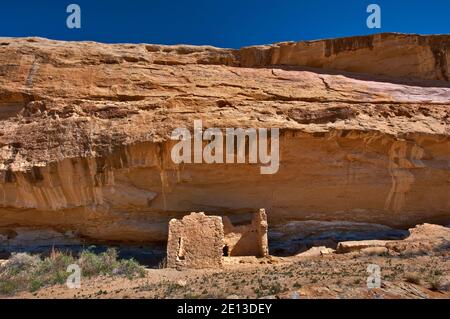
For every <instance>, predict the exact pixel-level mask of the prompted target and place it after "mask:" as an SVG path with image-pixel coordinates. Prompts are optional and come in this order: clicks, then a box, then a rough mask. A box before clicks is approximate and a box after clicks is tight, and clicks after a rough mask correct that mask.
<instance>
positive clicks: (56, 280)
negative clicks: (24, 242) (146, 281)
mask: <svg viewBox="0 0 450 319" xmlns="http://www.w3.org/2000/svg"><path fill="white" fill-rule="evenodd" d="M71 264H77V265H79V266H80V268H81V272H82V276H85V277H88V278H89V277H96V276H100V275H106V276H124V277H127V278H130V279H131V278H133V277H136V276H140V277H143V276H144V275H145V268H144V267H143V266H141V265H140V264H139V263H138V262H136V261H135V260H133V259H129V260H120V259H118V255H117V251H116V250H115V249H108V250H107V251H106V252H104V253H101V254H98V255H97V254H95V253H93V252H91V251H89V250H84V251H82V252H81V254H80V256H79V258H75V257H73V256H72V255H71V254H68V253H64V252H59V251H52V253H51V254H50V256H48V257H45V258H43V259H41V258H40V257H39V256H36V255H30V254H27V253H19V254H13V255H12V257H11V258H10V259H9V260H8V261H7V262H6V263H4V264H3V265H2V266H1V267H0V295H13V294H15V293H17V292H19V291H24V290H26V291H31V292H34V291H37V290H39V289H40V288H42V287H45V286H51V285H56V284H64V283H65V282H66V280H67V278H68V276H69V275H70V272H67V267H68V266H69V265H71Z"/></svg>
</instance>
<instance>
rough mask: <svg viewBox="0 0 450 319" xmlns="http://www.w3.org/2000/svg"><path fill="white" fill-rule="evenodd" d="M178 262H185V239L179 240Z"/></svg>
mask: <svg viewBox="0 0 450 319" xmlns="http://www.w3.org/2000/svg"><path fill="white" fill-rule="evenodd" d="M177 258H178V260H184V247H183V238H181V237H179V238H178V253H177Z"/></svg>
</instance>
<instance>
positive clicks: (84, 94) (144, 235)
mask: <svg viewBox="0 0 450 319" xmlns="http://www.w3.org/2000/svg"><path fill="white" fill-rule="evenodd" d="M449 61H450V36H447V35H441V36H418V35H401V34H380V35H375V36H367V37H352V38H345V39H334V40H320V41H312V42H300V43H280V44H275V45H270V46H258V47H249V48H243V49H240V50H231V49H218V48H213V47H206V46H205V47H194V46H160V45H146V44H139V45H134V44H123V45H107V44H100V43H91V42H58V41H50V40H46V39H38V38H26V39H11V38H1V39H0V240H2V239H3V240H6V241H8V240H12V239H13V238H14V237H16V236H17V234H18V233H20V231H21V230H23V229H47V230H52V231H57V232H59V233H61V234H64V233H66V234H71V236H73V234H75V235H77V236H81V237H88V238H92V239H100V240H120V241H164V240H166V234H167V222H168V220H169V219H170V218H173V217H180V216H181V215H184V214H187V213H189V212H191V211H205V212H208V213H220V214H221V215H224V214H229V215H236V216H239V214H241V213H246V212H253V211H255V210H257V209H259V208H263V207H264V208H266V210H267V212H268V218H269V224H277V223H283V222H285V221H297V220H347V221H357V222H369V223H380V224H386V225H389V226H396V227H405V228H406V227H409V226H411V225H414V224H417V223H421V222H432V223H447V224H448V223H450V196H449V194H450V139H449V135H450V130H449V127H448V124H449V122H450V83H449V74H450V69H449V67H450V64H449ZM195 119H202V120H203V124H204V126H205V127H220V128H225V127H242V128H246V127H255V128H258V127H264V128H271V127H276V128H280V129H281V138H280V157H281V163H280V170H279V172H278V173H277V174H275V175H260V172H259V166H257V165H250V164H239V165H238V164H234V165H227V164H183V165H175V164H174V163H173V162H172V161H171V158H170V149H171V145H173V141H170V140H169V137H170V133H171V131H172V130H173V129H174V128H176V127H180V126H185V127H187V128H191V127H192V125H193V124H192V123H193V121H194V120H195Z"/></svg>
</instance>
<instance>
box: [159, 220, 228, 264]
mask: <svg viewBox="0 0 450 319" xmlns="http://www.w3.org/2000/svg"><path fill="white" fill-rule="evenodd" d="M223 238H224V232H223V224H222V218H221V217H218V216H206V215H205V214H204V213H191V214H190V215H188V216H185V217H183V219H181V220H178V219H172V220H171V221H170V222H169V237H168V242H167V267H169V268H178V269H182V268H194V269H201V268H221V267H222V265H223V263H222V260H223V259H222V255H223V246H224V241H223Z"/></svg>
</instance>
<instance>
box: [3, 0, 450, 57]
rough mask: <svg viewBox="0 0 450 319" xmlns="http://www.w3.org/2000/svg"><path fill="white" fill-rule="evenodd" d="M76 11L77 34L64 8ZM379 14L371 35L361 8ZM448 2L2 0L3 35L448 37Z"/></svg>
mask: <svg viewBox="0 0 450 319" xmlns="http://www.w3.org/2000/svg"><path fill="white" fill-rule="evenodd" d="M71 3H76V4H79V5H80V7H81V10H82V12H81V23H82V28H81V29H78V30H76V29H68V28H67V27H66V18H67V16H68V14H67V13H66V7H67V6H68V5H69V4H71ZM371 3H376V4H379V5H380V6H381V9H382V28H381V29H368V28H367V26H366V19H367V16H368V15H369V14H368V13H366V8H367V6H368V5H369V4H371ZM449 13H450V1H449V0H426V1H424V0H369V1H366V0H336V1H333V0H309V1H307V0H270V1H268V0H259V1H256V0H221V1H219V0H192V1H189V0H173V1H170V0H127V1H114V0H69V1H65V0H15V1H2V4H1V6H0V36H8V37H10V36H13V37H17V36H41V37H46V38H51V39H58V40H92V41H100V42H108V43H117V42H122V43H123V42H130V43H142V42H143V43H158V44H179V43H183V44H196V45H201V44H209V45H215V46H219V47H233V48H238V47H242V46H247V45H255V44H266V43H273V42H280V41H299V40H311V39H320V38H331V37H340V36H350V35H363V34H371V33H378V32H404V33H421V34H433V33H450V17H449Z"/></svg>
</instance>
